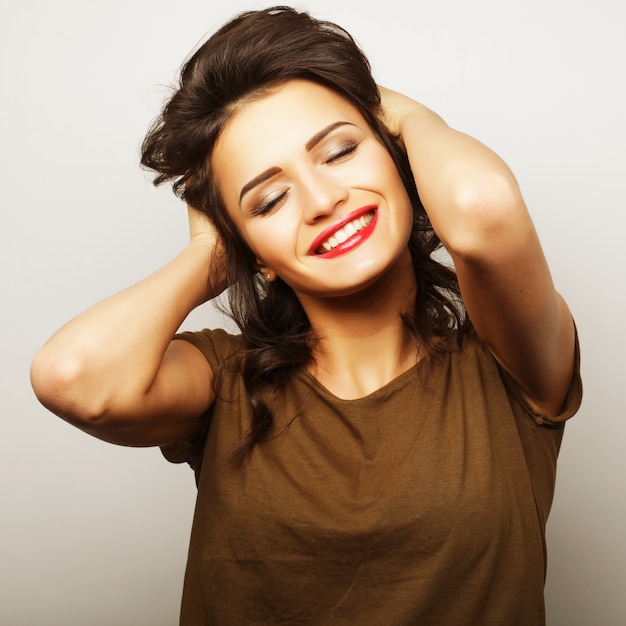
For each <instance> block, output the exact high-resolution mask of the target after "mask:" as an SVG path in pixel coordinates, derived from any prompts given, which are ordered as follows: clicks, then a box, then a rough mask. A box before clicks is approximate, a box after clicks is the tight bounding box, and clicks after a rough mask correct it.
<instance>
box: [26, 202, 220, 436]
mask: <svg viewBox="0 0 626 626" xmlns="http://www.w3.org/2000/svg"><path fill="white" fill-rule="evenodd" d="M189 228H190V233H191V241H190V243H189V245H187V246H185V248H184V249H183V250H182V251H181V252H180V253H179V254H178V255H177V256H176V257H174V258H173V259H172V260H171V261H170V262H169V263H167V264H166V265H164V266H163V267H161V268H160V269H158V270H157V271H156V272H154V273H153V274H151V275H150V276H147V277H146V278H144V279H143V280H141V281H140V282H138V283H136V284H135V285H132V286H131V287H128V288H127V289H125V290H123V291H120V292H119V293H116V294H114V295H112V296H110V297H108V298H106V299H105V300H103V301H102V302H100V303H98V304H96V305H94V306H92V307H91V308H90V309H88V310H87V311H85V312H84V313H81V314H80V315H78V316H77V317H76V318H74V319H73V320H71V321H70V322H68V323H67V324H66V325H65V326H64V327H63V328H61V329H60V330H58V331H57V332H56V333H55V334H54V335H53V336H52V337H51V338H50V339H49V341H48V342H47V343H46V345H45V346H43V348H42V349H41V350H40V351H39V353H38V354H37V355H36V357H35V359H34V361H33V364H32V366H31V381H32V385H33V389H34V390H35V393H36V394H37V397H38V398H39V400H40V401H41V402H42V404H44V405H45V406H46V407H47V408H48V409H50V410H51V411H52V412H53V413H55V414H57V415H58V416H60V417H62V418H63V419H65V420H67V421H68V422H70V423H72V424H73V425H75V426H77V427H79V428H81V429H82V430H85V431H86V432H88V433H90V434H92V435H94V436H96V437H98V438H100V439H104V440H105V441H111V442H115V443H119V444H123V445H140V446H144V445H159V444H162V443H166V442H168V441H175V440H178V439H181V438H188V437H191V436H192V435H193V433H194V432H196V431H197V428H198V424H199V420H200V419H201V416H202V414H203V413H204V411H205V410H206V408H207V407H208V406H209V404H210V403H211V402H212V387H211V384H210V381H211V378H212V372H211V368H210V367H209V365H208V362H207V361H206V359H205V358H204V356H203V355H202V353H201V352H200V351H199V350H198V349H197V348H195V347H194V346H192V345H191V344H190V343H188V342H186V341H172V338H173V337H174V335H175V333H176V332H177V330H178V329H179V327H180V325H181V324H182V322H183V321H184V320H185V318H186V317H187V315H188V314H189V313H190V312H191V311H192V310H193V309H194V308H195V307H197V306H198V305H199V304H201V303H202V302H205V301H206V300H209V299H211V298H213V297H215V296H217V295H219V293H221V291H223V289H224V288H225V286H226V263H225V255H224V248H223V245H222V243H221V241H220V239H219V237H218V236H217V232H216V230H215V228H214V226H213V225H212V224H211V222H210V221H209V220H208V219H207V218H206V217H204V215H202V214H201V213H199V212H198V211H196V210H194V209H190V210H189Z"/></svg>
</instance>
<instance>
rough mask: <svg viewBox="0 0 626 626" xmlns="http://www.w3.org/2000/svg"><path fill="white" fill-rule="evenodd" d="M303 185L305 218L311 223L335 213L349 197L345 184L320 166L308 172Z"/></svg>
mask: <svg viewBox="0 0 626 626" xmlns="http://www.w3.org/2000/svg"><path fill="white" fill-rule="evenodd" d="M302 186H303V189H302V192H303V198H302V200H303V214H304V219H305V221H306V222H307V223H310V224H312V223H315V222H317V221H318V220H319V219H321V218H323V217H326V216H328V215H330V214H331V213H333V211H334V210H335V209H336V208H337V207H338V206H341V205H342V204H343V203H344V202H345V201H346V199H347V197H348V189H347V187H346V186H345V184H342V183H341V182H340V181H338V180H336V179H335V178H334V177H333V176H332V175H331V174H329V173H327V172H324V171H323V170H320V169H319V168H314V169H312V170H311V171H309V172H308V173H307V174H306V176H305V177H304V179H303V181H302Z"/></svg>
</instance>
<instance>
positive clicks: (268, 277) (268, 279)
mask: <svg viewBox="0 0 626 626" xmlns="http://www.w3.org/2000/svg"><path fill="white" fill-rule="evenodd" d="M265 279H266V280H267V281H268V282H269V281H270V280H272V275H271V274H270V273H269V272H268V273H267V274H265Z"/></svg>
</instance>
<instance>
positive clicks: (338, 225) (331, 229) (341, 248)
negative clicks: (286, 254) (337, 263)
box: [308, 205, 378, 259]
mask: <svg viewBox="0 0 626 626" xmlns="http://www.w3.org/2000/svg"><path fill="white" fill-rule="evenodd" d="M377 208H378V207H377V206H376V205H369V206H364V207H361V208H359V209H356V210H355V211H352V212H351V213H348V214H347V215H344V216H343V217H342V218H341V219H340V220H337V221H336V222H334V223H333V224H331V225H330V226H328V227H327V228H325V229H324V230H323V231H322V232H321V233H320V234H319V235H318V236H317V237H316V238H315V240H314V241H313V243H312V244H311V246H310V247H309V251H308V253H309V254H311V255H314V256H316V257H319V258H324V259H331V258H334V257H336V256H339V255H341V254H345V253H346V252H349V251H350V250H352V249H353V248H355V247H356V246H358V245H359V244H361V243H363V242H364V241H365V240H366V239H367V238H368V237H369V236H370V235H371V234H372V232H373V231H374V228H375V226H376V221H377V219H378V211H377ZM368 213H373V217H372V221H371V222H370V223H369V224H368V225H367V226H365V227H364V228H362V229H361V230H359V231H357V232H356V233H354V234H353V235H350V237H348V239H346V241H344V242H343V243H340V244H339V245H337V246H335V247H334V248H333V249H332V250H329V251H328V252H321V253H320V252H317V251H319V250H321V249H322V244H323V243H324V242H325V241H326V240H328V239H329V238H330V237H332V236H333V235H334V234H335V233H336V232H337V231H339V230H341V229H342V228H344V226H346V225H347V224H349V223H350V222H354V220H356V219H359V218H360V217H363V216H364V215H367V214H368Z"/></svg>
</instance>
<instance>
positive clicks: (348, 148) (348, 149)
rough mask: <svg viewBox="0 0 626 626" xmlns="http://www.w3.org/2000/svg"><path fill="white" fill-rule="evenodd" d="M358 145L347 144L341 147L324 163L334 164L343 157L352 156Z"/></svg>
mask: <svg viewBox="0 0 626 626" xmlns="http://www.w3.org/2000/svg"><path fill="white" fill-rule="evenodd" d="M357 146H358V144H357V143H356V142H351V143H346V144H343V145H341V146H339V147H338V148H337V149H336V150H333V151H332V152H331V153H330V155H329V156H328V158H327V159H326V160H325V161H324V163H334V162H335V161H339V160H341V159H342V158H343V157H346V156H348V155H349V154H352V153H353V152H354V151H355V150H356V149H357Z"/></svg>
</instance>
